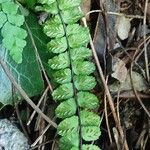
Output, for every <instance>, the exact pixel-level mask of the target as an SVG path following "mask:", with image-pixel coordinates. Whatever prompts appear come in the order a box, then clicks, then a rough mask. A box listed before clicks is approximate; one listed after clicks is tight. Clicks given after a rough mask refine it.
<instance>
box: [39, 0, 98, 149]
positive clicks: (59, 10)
mask: <svg viewBox="0 0 150 150" xmlns="http://www.w3.org/2000/svg"><path fill="white" fill-rule="evenodd" d="M38 3H39V5H38V6H37V7H36V9H37V10H38V11H46V12H48V13H50V14H52V17H51V18H50V19H48V21H46V23H45V24H44V32H45V33H46V35H47V36H49V37H50V38H51V40H50V42H49V43H48V44H47V47H48V50H49V52H51V53H53V55H54V57H52V58H51V59H49V61H48V64H49V67H50V68H51V69H52V70H53V74H52V76H53V78H54V81H55V82H56V83H57V86H56V89H55V90H54V92H53V93H52V95H53V98H54V99H55V100H56V101H58V102H59V103H60V104H59V105H58V107H57V108H56V116H57V117H58V118H61V119H62V121H61V122H60V123H59V125H58V134H59V135H60V136H61V138H60V140H59V148H60V149H61V150H81V149H82V150H99V149H100V148H99V147H98V146H96V145H93V144H91V141H94V140H97V139H98V138H99V136H100V134H101V132H100V127H99V126H100V117H99V116H98V115H97V114H95V113H94V112H92V110H93V109H96V108H97V107H98V106H99V101H98V99H97V97H96V96H95V95H94V94H92V93H91V92H90V90H92V89H93V88H94V87H95V85H96V80H95V78H94V77H93V76H92V75H91V74H92V73H93V72H94V70H95V65H94V64H93V63H92V62H90V61H89V58H90V57H91V56H92V52H91V50H90V49H88V48H86V46H87V44H88V42H89V32H88V29H87V28H85V27H82V26H80V25H79V24H78V23H77V22H78V21H79V19H80V18H81V17H82V16H83V14H82V12H81V10H80V8H79V6H80V3H81V0H39V1H38Z"/></svg>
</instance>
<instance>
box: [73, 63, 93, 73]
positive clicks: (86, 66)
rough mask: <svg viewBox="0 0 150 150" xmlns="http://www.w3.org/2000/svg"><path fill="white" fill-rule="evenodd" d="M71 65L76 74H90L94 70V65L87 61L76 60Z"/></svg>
mask: <svg viewBox="0 0 150 150" xmlns="http://www.w3.org/2000/svg"><path fill="white" fill-rule="evenodd" d="M72 66H73V72H74V73H75V74H76V75H90V74H91V73H93V72H94V70H95V65H94V64H93V63H92V62H89V61H82V60H77V61H74V62H73V65H72Z"/></svg>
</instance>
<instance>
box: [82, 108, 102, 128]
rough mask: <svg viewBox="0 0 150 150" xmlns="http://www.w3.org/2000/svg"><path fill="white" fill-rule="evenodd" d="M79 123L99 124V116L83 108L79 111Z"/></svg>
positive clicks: (84, 124) (83, 124) (85, 124)
mask: <svg viewBox="0 0 150 150" xmlns="http://www.w3.org/2000/svg"><path fill="white" fill-rule="evenodd" d="M80 118H81V125H82V126H97V127H99V125H100V117H99V116H98V115H97V114H95V113H93V112H90V111H87V110H83V111H81V112H80Z"/></svg>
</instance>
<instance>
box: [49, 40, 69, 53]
mask: <svg viewBox="0 0 150 150" xmlns="http://www.w3.org/2000/svg"><path fill="white" fill-rule="evenodd" d="M47 47H48V50H49V51H50V52H52V53H56V54H57V53H62V52H64V51H66V49H67V42H66V37H62V38H56V39H53V40H51V41H50V42H49V43H48V44H47Z"/></svg>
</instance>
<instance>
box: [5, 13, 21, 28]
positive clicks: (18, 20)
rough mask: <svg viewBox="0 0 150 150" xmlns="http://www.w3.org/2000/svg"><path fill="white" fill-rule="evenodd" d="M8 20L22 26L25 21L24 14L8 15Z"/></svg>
mask: <svg viewBox="0 0 150 150" xmlns="http://www.w3.org/2000/svg"><path fill="white" fill-rule="evenodd" d="M7 17H8V21H9V22H10V23H12V24H14V25H16V26H21V25H23V23H24V16H22V15H19V14H15V15H8V16H7Z"/></svg>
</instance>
